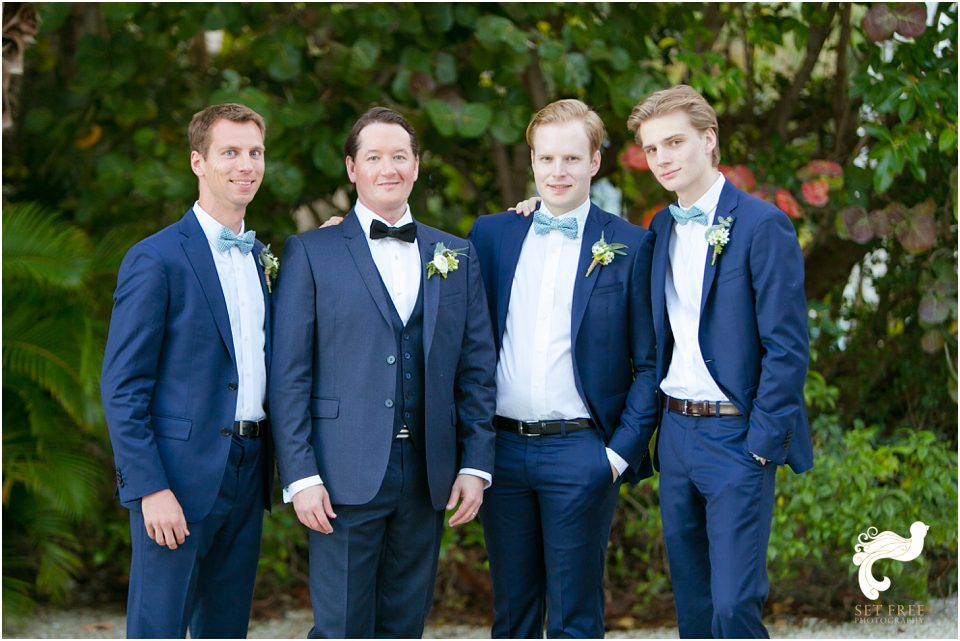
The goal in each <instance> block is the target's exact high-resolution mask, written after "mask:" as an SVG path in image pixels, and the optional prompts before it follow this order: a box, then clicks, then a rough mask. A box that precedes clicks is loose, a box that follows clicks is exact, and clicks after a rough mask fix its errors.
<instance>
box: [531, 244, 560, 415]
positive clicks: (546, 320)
mask: <svg viewBox="0 0 960 641" xmlns="http://www.w3.org/2000/svg"><path fill="white" fill-rule="evenodd" d="M562 250H563V235H562V234H560V233H559V232H558V233H553V232H551V233H550V234H548V236H547V255H546V258H545V260H544V264H543V275H542V276H541V278H540V292H539V295H538V297H537V316H536V318H537V325H536V328H535V331H534V334H533V336H534V339H533V385H531V394H532V397H533V398H532V399H531V400H532V401H533V402H532V406H533V407H534V408H535V409H536V413H537V416H546V415H547V414H548V413H549V412H550V407H549V403H548V399H547V378H548V375H549V372H548V371H547V350H548V349H549V348H550V338H551V336H552V335H553V306H554V300H555V296H556V288H557V271H558V269H559V266H560V257H561V254H562Z"/></svg>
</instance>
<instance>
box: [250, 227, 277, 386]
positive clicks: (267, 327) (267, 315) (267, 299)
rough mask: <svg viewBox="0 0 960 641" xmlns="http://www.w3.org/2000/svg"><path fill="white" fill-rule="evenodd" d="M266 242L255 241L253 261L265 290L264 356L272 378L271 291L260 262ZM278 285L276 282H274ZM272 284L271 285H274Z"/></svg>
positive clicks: (268, 372)
mask: <svg viewBox="0 0 960 641" xmlns="http://www.w3.org/2000/svg"><path fill="white" fill-rule="evenodd" d="M263 248H264V244H263V243H261V242H260V241H259V240H257V241H254V243H253V261H254V263H256V265H257V275H258V276H259V277H260V291H261V292H263V339H264V340H263V344H264V348H263V351H264V354H263V355H264V358H265V359H266V365H267V380H269V378H270V316H271V313H270V292H269V291H267V280H266V275H265V274H264V273H263V266H262V265H261V264H260V252H261V251H263ZM272 285H276V283H275V282H274V283H272ZM272 285H271V287H272Z"/></svg>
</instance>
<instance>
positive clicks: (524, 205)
mask: <svg viewBox="0 0 960 641" xmlns="http://www.w3.org/2000/svg"><path fill="white" fill-rule="evenodd" d="M538 204H540V197H539V196H531V197H530V198H527V199H526V200H521V201H520V202H518V203H517V204H516V206H514V207H511V208H510V209H508V210H507V211H516V212H517V213H518V214H521V215H523V216H529V215H530V214H532V213H533V212H534V211H535V210H536V209H537V205H538Z"/></svg>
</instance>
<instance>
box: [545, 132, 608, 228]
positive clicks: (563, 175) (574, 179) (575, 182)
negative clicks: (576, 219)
mask: <svg viewBox="0 0 960 641" xmlns="http://www.w3.org/2000/svg"><path fill="white" fill-rule="evenodd" d="M530 160H531V163H532V164H533V178H534V181H535V182H536V183H537V192H539V194H540V197H541V198H543V201H544V202H545V203H546V204H547V207H548V208H549V209H550V213H552V214H553V215H554V216H561V215H563V214H566V213H567V212H569V211H571V210H573V209H576V208H577V207H579V206H580V205H582V204H583V202H584V201H585V200H587V198H589V196H590V180H591V179H592V178H593V177H594V176H595V175H596V173H597V171H599V170H600V151H599V150H597V151H595V152H593V153H590V139H589V138H588V137H587V131H586V128H585V125H584V123H583V121H582V120H571V121H569V122H562V123H551V124H548V125H539V126H538V127H537V128H536V130H534V132H533V148H532V149H531V150H530Z"/></svg>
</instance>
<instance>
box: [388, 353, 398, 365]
mask: <svg viewBox="0 0 960 641" xmlns="http://www.w3.org/2000/svg"><path fill="white" fill-rule="evenodd" d="M396 362H397V357H396V356H394V355H393V354H391V355H390V356H387V365H393V364H394V363H396Z"/></svg>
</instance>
